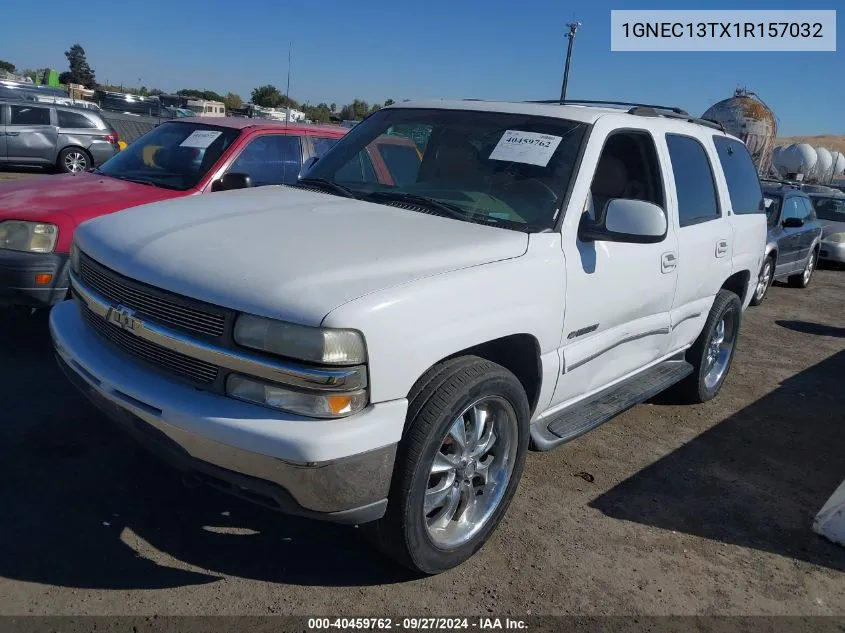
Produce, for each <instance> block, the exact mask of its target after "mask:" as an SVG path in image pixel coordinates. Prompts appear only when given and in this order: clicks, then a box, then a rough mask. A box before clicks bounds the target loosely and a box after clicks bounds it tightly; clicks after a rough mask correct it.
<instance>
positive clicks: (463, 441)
mask: <svg viewBox="0 0 845 633" xmlns="http://www.w3.org/2000/svg"><path fill="white" fill-rule="evenodd" d="M449 437H451V438H452V439H453V440H454V442H455V444H457V446H458V449H459V450H460V452H461V453H463V452H464V451H466V448H467V432H466V426H465V425H464V416H459V417H458V419H457V420H455V421H454V422H453V423H452V426H451V427H450V428H449Z"/></svg>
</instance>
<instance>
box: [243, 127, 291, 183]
mask: <svg viewBox="0 0 845 633" xmlns="http://www.w3.org/2000/svg"><path fill="white" fill-rule="evenodd" d="M301 166H302V150H301V146H300V139H299V137H298V136H283V135H281V134H268V135H265V136H259V137H258V138H256V139H253V140H252V141H250V142H249V145H247V146H246V147H245V148H244V150H243V151H242V152H241V153H240V155H239V156H238V157H237V158H236V159H235V162H234V163H233V164H232V166H231V167H230V168H229V172H231V173H242V174H248V175H249V176H250V178H251V179H252V183H253V184H254V185H255V186H262V185H282V184H287V185H290V184H293V183H295V182H296V181H297V178H299V169H300V167H301Z"/></svg>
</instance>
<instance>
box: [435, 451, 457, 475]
mask: <svg viewBox="0 0 845 633" xmlns="http://www.w3.org/2000/svg"><path fill="white" fill-rule="evenodd" d="M457 466H458V462H457V460H455V459H454V458H453V457H452V456H450V455H444V454H443V453H441V452H439V451H438V453H437V455H435V456H434V464H432V466H431V474H432V475H439V474H441V473H446V472H449V471H454V470H455V468H457Z"/></svg>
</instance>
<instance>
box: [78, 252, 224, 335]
mask: <svg viewBox="0 0 845 633" xmlns="http://www.w3.org/2000/svg"><path fill="white" fill-rule="evenodd" d="M79 276H80V278H81V279H82V282H83V283H84V284H85V285H86V286H88V287H89V288H91V289H92V290H94V291H95V292H96V293H97V294H99V295H102V296H103V297H104V298H105V299H107V300H108V301H109V302H110V303H113V304H120V305H123V306H126V307H127V308H131V309H132V310H134V311H135V312H137V313H138V316H141V317H147V318H149V319H151V320H153V321H157V322H158V323H161V324H163V325H170V326H173V327H175V328H178V329H180V330H184V331H188V332H193V333H198V334H204V335H206V336H213V337H220V336H223V333H224V331H225V329H226V316H225V314H223V313H222V311H221V312H214V311H213V310H212V309H201V308H198V307H193V306H192V305H190V304H189V301H188V300H187V299H184V298H182V297H180V296H179V295H172V294H170V293H167V292H166V291H162V290H158V289H151V291H150V290H146V289H144V287H143V286H142V284H140V283H139V282H135V281H132V280H130V279H127V278H126V277H124V276H123V275H120V274H118V273H116V272H114V271H113V270H109V269H108V268H106V267H105V266H102V265H101V264H98V263H97V262H95V261H94V260H92V259H91V258H90V257H88V256H87V255H85V254H81V255H80V262H79Z"/></svg>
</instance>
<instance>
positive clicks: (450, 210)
mask: <svg viewBox="0 0 845 633" xmlns="http://www.w3.org/2000/svg"><path fill="white" fill-rule="evenodd" d="M363 199H364V200H372V201H373V202H408V203H410V204H416V205H419V206H421V207H425V208H427V209H432V210H434V211H437V212H438V213H440V214H441V215H445V216H447V217H450V218H454V219H456V220H467V219H469V216H468V215H467V214H466V213H464V212H463V211H461V208H460V207H458V206H457V205H454V204H449V203H448V202H440V201H439V200H435V199H434V198H427V197H426V196H417V195H415V194H412V193H404V192H401V191H373V192H372V193H368V194H367V195H366V196H363Z"/></svg>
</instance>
